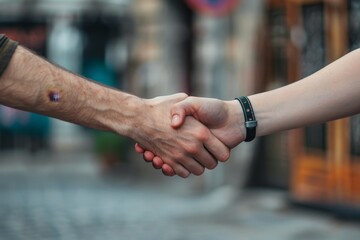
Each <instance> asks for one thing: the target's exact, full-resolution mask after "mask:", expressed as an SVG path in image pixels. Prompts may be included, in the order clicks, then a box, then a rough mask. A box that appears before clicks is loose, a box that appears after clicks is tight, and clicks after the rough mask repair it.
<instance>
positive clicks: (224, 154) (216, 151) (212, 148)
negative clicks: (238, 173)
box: [203, 133, 230, 162]
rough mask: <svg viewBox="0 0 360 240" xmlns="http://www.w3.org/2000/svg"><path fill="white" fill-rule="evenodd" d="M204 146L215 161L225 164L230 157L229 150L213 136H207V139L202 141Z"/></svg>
mask: <svg viewBox="0 0 360 240" xmlns="http://www.w3.org/2000/svg"><path fill="white" fill-rule="evenodd" d="M203 142H204V146H205V148H206V149H207V151H208V152H209V153H211V154H212V156H214V158H215V159H217V160H219V161H221V162H225V161H226V160H228V159H229V157H230V149H229V148H228V147H227V146H225V145H224V144H223V143H222V142H221V141H220V140H219V139H217V138H216V137H215V136H214V135H213V134H211V133H210V134H209V136H208V137H207V139H204V141H203Z"/></svg>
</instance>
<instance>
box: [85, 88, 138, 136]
mask: <svg viewBox="0 0 360 240" xmlns="http://www.w3.org/2000/svg"><path fill="white" fill-rule="evenodd" d="M94 85H95V88H98V87H99V88H98V91H96V93H95V94H96V95H95V96H93V97H92V100H91V102H90V104H88V105H89V107H90V108H91V109H92V111H91V112H92V114H91V115H92V116H93V120H94V123H95V124H96V125H97V126H96V127H95V128H98V129H101V130H108V131H112V132H115V133H117V134H120V135H123V136H127V137H132V134H133V132H134V131H135V130H136V128H139V126H140V122H141V121H140V118H141V116H142V114H141V113H142V112H143V107H144V105H145V104H144V101H143V99H141V98H138V97H136V96H134V95H130V94H127V93H123V92H121V91H118V90H115V89H111V88H104V87H100V86H98V85H97V84H94Z"/></svg>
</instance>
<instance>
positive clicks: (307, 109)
mask: <svg viewBox="0 0 360 240" xmlns="http://www.w3.org/2000/svg"><path fill="white" fill-rule="evenodd" d="M359 63H360V51H359V50H357V51H354V52H351V53H349V54H347V55H346V56H344V57H342V58H341V59H339V60H337V61H335V62H333V63H332V64H330V65H328V66H326V67H325V68H323V69H322V70H320V71H318V72H316V73H314V74H312V75H310V76H309V77H307V78H305V79H302V80H300V81H298V82H295V83H293V84H290V85H287V86H285V87H282V88H279V89H276V90H273V91H269V92H264V93H260V94H256V95H253V96H250V97H249V98H250V100H251V102H252V105H253V107H254V110H255V113H256V118H257V120H258V127H257V136H263V135H267V134H270V133H274V132H278V131H282V130H287V129H292V128H297V127H303V126H306V125H309V124H314V123H321V122H326V121H330V120H334V119H338V118H342V117H346V116H350V115H353V114H356V113H359V112H360V78H359V76H360V67H359Z"/></svg>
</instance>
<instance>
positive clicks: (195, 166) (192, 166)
mask: <svg viewBox="0 0 360 240" xmlns="http://www.w3.org/2000/svg"><path fill="white" fill-rule="evenodd" d="M196 155H200V154H196ZM194 156H195V155H194ZM181 165H182V166H183V167H184V168H186V169H187V170H188V171H189V172H190V173H192V174H194V175H196V176H199V175H201V174H203V172H204V170H205V168H204V166H203V165H202V164H200V163H199V162H198V161H197V159H195V158H190V157H189V158H186V159H182V160H181ZM174 170H175V172H176V174H178V173H177V171H176V169H174Z"/></svg>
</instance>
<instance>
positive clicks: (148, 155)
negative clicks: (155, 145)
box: [143, 151, 155, 162]
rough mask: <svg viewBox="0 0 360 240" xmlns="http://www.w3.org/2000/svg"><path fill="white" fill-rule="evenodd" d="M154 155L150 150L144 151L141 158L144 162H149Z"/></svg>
mask: <svg viewBox="0 0 360 240" xmlns="http://www.w3.org/2000/svg"><path fill="white" fill-rule="evenodd" d="M154 157H155V154H154V153H152V152H150V151H145V152H144V153H143V158H144V160H145V161H146V162H151V161H153V159H154Z"/></svg>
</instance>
